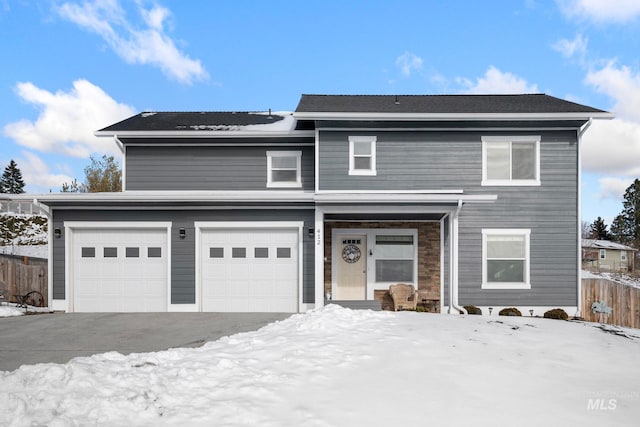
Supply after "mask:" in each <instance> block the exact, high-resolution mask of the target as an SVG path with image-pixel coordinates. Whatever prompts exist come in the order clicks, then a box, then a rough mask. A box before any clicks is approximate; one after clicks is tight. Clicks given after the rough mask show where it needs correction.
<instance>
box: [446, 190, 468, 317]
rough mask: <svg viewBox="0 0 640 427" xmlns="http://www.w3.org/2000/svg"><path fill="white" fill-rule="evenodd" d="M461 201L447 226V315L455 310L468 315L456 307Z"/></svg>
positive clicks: (463, 309) (464, 310) (462, 309)
mask: <svg viewBox="0 0 640 427" xmlns="http://www.w3.org/2000/svg"><path fill="white" fill-rule="evenodd" d="M462 203H463V202H462V200H458V206H457V208H456V210H455V211H454V212H453V214H452V215H451V221H450V223H449V226H450V227H451V231H450V233H449V236H450V238H451V244H450V245H449V249H450V256H449V269H450V273H449V277H450V278H451V284H450V286H449V314H453V313H455V312H454V311H453V310H457V312H458V313H460V312H462V314H469V313H467V310H466V309H465V308H464V307H460V306H459V305H458V216H459V215H460V210H461V209H462Z"/></svg>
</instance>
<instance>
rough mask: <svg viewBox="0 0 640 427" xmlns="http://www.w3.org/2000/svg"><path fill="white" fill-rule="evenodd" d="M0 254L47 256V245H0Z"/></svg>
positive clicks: (44, 257) (43, 257)
mask: <svg viewBox="0 0 640 427" xmlns="http://www.w3.org/2000/svg"><path fill="white" fill-rule="evenodd" d="M0 254H6V255H18V256H29V257H34V258H42V259H47V258H49V245H15V246H0Z"/></svg>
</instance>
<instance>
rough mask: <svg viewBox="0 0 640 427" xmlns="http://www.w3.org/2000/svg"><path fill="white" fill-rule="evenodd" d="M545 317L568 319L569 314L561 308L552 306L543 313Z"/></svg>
mask: <svg viewBox="0 0 640 427" xmlns="http://www.w3.org/2000/svg"><path fill="white" fill-rule="evenodd" d="M544 317H545V319H558V320H568V319H569V315H568V314H567V312H566V311H564V310H563V309H561V308H554V309H552V310H549V311H547V312H545V313H544Z"/></svg>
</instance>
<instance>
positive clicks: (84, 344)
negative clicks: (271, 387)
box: [0, 313, 290, 371]
mask: <svg viewBox="0 0 640 427" xmlns="http://www.w3.org/2000/svg"><path fill="white" fill-rule="evenodd" d="M289 316H290V314H282V313H70V314H63V313H56V314H37V315H29V316H18V317H6V318H0V371H12V370H15V369H17V368H19V367H20V366H21V365H31V364H36V363H49V362H53V363H66V362H68V361H69V360H71V359H72V358H74V357H77V356H90V355H92V354H97V353H104V352H107V351H117V352H119V353H122V354H129V353H142V352H149V351H159V350H166V349H169V348H173V347H198V346H200V345H202V344H204V343H205V342H207V341H215V340H217V339H218V338H220V337H223V336H227V335H233V334H235V333H238V332H248V331H253V330H256V329H259V328H261V327H262V326H264V325H266V324H268V323H271V322H274V321H276V320H282V319H285V318H287V317H289Z"/></svg>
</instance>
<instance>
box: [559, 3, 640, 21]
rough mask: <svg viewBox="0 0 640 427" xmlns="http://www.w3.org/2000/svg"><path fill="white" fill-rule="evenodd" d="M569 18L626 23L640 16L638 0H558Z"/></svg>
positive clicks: (561, 8)
mask: <svg viewBox="0 0 640 427" xmlns="http://www.w3.org/2000/svg"><path fill="white" fill-rule="evenodd" d="M556 3H557V4H558V6H559V7H560V10H561V11H562V13H563V14H564V15H565V16H567V17H568V18H578V19H586V20H589V21H593V22H596V23H626V22H630V21H633V20H634V19H636V18H637V17H638V16H640V1H638V0H615V1H612V0H556Z"/></svg>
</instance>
